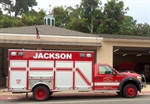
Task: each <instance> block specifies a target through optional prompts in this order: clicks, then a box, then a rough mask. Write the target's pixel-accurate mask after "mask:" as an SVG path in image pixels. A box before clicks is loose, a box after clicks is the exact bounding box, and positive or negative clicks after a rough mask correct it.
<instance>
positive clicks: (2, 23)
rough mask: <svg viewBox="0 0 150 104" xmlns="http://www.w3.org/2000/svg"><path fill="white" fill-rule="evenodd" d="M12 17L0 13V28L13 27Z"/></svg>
mask: <svg viewBox="0 0 150 104" xmlns="http://www.w3.org/2000/svg"><path fill="white" fill-rule="evenodd" d="M13 26H14V24H13V18H12V17H10V16H8V15H1V16H0V27H1V28H8V27H13Z"/></svg>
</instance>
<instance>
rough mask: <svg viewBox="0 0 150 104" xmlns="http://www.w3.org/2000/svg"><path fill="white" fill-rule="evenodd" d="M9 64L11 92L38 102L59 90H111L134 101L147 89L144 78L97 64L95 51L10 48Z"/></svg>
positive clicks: (9, 87)
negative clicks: (24, 94)
mask: <svg viewBox="0 0 150 104" xmlns="http://www.w3.org/2000/svg"><path fill="white" fill-rule="evenodd" d="M8 65H9V67H8V68H9V69H8V91H11V92H12V93H29V92H32V94H33V98H34V99H35V100H38V101H43V100H47V99H48V98H49V97H50V96H51V94H52V93H55V92H58V91H72V92H76V91H77V92H78V91H79V92H80V91H82V92H84V91H85V92H88V91H93V92H97V91H98V92H108V91H110V92H116V93H118V94H119V95H122V96H124V97H128V98H133V97H135V96H136V95H137V93H138V91H139V92H141V90H142V88H143V86H144V84H143V82H142V77H144V76H141V75H139V74H136V73H119V72H118V71H117V70H115V69H114V68H112V67H111V66H110V65H108V64H101V63H97V64H95V63H94V52H93V51H62V50H61V51H56V50H22V49H9V50H8ZM144 81H145V80H144ZM145 82H146V81H145Z"/></svg>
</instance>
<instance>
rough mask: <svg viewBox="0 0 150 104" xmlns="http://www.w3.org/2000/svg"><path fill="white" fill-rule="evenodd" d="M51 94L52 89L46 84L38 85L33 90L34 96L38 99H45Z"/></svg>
mask: <svg viewBox="0 0 150 104" xmlns="http://www.w3.org/2000/svg"><path fill="white" fill-rule="evenodd" d="M49 96H50V91H49V89H48V88H47V87H45V86H37V87H36V88H35V89H34V90H33V98H34V99H35V100H38V101H44V100H47V99H48V98H49Z"/></svg>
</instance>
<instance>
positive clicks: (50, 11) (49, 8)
mask: <svg viewBox="0 0 150 104" xmlns="http://www.w3.org/2000/svg"><path fill="white" fill-rule="evenodd" d="M49 14H51V5H50V4H49Z"/></svg>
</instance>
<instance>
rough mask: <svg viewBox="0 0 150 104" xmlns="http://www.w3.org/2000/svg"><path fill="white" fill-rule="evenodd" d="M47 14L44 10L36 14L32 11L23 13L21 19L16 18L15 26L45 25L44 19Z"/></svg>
mask: <svg viewBox="0 0 150 104" xmlns="http://www.w3.org/2000/svg"><path fill="white" fill-rule="evenodd" d="M45 15H46V13H45V11H44V10H42V9H41V10H40V11H39V12H36V11H35V10H33V9H32V10H31V11H29V12H27V13H22V15H21V18H16V19H15V21H14V25H15V26H32V25H43V23H44V17H45Z"/></svg>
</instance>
